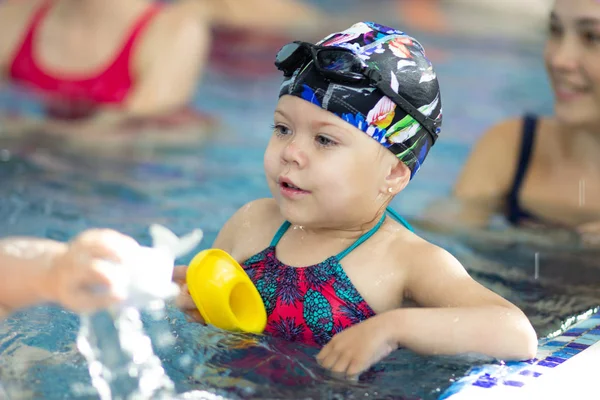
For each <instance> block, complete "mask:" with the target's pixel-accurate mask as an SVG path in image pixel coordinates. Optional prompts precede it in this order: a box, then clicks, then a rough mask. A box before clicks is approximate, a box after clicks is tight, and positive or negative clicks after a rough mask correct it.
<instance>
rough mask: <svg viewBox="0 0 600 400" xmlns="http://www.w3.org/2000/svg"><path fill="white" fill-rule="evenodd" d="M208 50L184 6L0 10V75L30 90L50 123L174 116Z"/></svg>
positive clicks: (22, 4)
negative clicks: (44, 108)
mask: <svg viewBox="0 0 600 400" xmlns="http://www.w3.org/2000/svg"><path fill="white" fill-rule="evenodd" d="M208 47H209V34H208V29H207V24H205V23H204V22H203V21H202V20H200V18H199V17H198V15H197V14H196V13H190V12H189V6H188V5H187V4H186V3H185V2H182V3H174V4H170V5H166V4H161V3H154V2H152V1H149V0H127V1H122V0H26V1H8V2H4V3H2V4H0V76H1V77H2V78H3V79H4V80H7V81H11V82H13V83H15V84H17V85H20V86H23V87H26V88H28V89H30V90H32V91H33V92H34V93H35V94H36V95H38V96H39V97H40V98H41V99H42V100H43V101H44V104H45V106H46V109H47V111H48V115H49V116H50V117H53V118H54V119H60V120H65V119H67V120H73V119H78V120H81V119H85V120H86V121H94V122H98V121H104V122H107V123H111V124H112V123H114V122H117V121H118V122H122V121H123V120H124V119H130V118H131V117H146V116H155V115H165V114H168V113H170V112H173V110H178V109H180V108H181V107H182V106H184V105H185V104H186V103H187V102H188V101H189V100H190V98H191V96H192V95H193V93H194V90H195V88H196V82H197V80H198V78H199V76H200V73H201V71H202V67H203V64H204V62H205V59H206V55H207V50H208ZM79 127H81V126H79Z"/></svg>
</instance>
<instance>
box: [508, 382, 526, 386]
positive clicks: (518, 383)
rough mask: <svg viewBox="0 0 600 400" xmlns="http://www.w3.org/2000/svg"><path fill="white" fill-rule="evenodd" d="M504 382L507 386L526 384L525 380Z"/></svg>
mask: <svg viewBox="0 0 600 400" xmlns="http://www.w3.org/2000/svg"><path fill="white" fill-rule="evenodd" d="M503 383H504V384H505V385H506V386H514V387H522V386H524V385H525V384H524V383H523V382H519V381H504V382H503Z"/></svg>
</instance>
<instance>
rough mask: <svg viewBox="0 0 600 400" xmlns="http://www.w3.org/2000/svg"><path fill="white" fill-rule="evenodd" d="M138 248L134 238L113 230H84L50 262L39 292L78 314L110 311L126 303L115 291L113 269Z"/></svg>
mask: <svg viewBox="0 0 600 400" xmlns="http://www.w3.org/2000/svg"><path fill="white" fill-rule="evenodd" d="M137 246H138V244H137V242H136V241H135V240H134V239H132V238H130V237H129V236H125V235H123V234H121V233H119V232H116V231H113V230H108V229H91V230H88V231H85V232H83V233H82V234H80V235H79V236H77V237H76V238H75V239H74V240H73V241H72V242H71V243H69V244H68V246H67V248H66V250H65V252H64V253H62V254H60V255H59V256H57V257H55V258H54V259H53V260H52V261H51V265H50V268H49V269H48V270H47V278H46V279H44V281H43V282H42V283H41V287H40V291H41V292H42V293H44V292H45V293H46V296H45V297H46V298H47V299H48V300H50V301H55V302H58V303H60V304H61V305H62V306H64V307H66V308H69V309H70V310H73V311H75V312H90V311H94V310H98V309H102V308H107V307H109V306H111V305H112V304H114V303H117V302H119V301H121V300H123V299H121V298H119V296H118V295H117V294H116V293H115V292H114V290H113V289H114V288H113V287H112V284H113V283H112V281H111V279H110V274H111V269H116V268H118V263H119V262H121V261H122V256H121V255H122V254H124V253H125V252H127V251H130V250H131V249H132V248H134V247H137ZM111 262H114V264H112V263H111Z"/></svg>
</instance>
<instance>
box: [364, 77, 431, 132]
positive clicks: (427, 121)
mask: <svg viewBox="0 0 600 400" xmlns="http://www.w3.org/2000/svg"><path fill="white" fill-rule="evenodd" d="M364 73H365V76H367V77H368V78H369V79H370V80H371V83H372V84H374V85H375V87H377V89H379V90H381V91H382V92H383V94H385V95H386V96H387V97H388V98H389V99H390V100H392V101H393V102H394V103H396V105H398V106H400V108H402V109H403V110H404V111H405V112H406V113H407V114H408V115H410V116H411V117H412V118H414V119H415V121H417V122H418V123H419V124H421V126H422V127H423V128H425V130H426V131H427V132H428V133H429V135H430V136H431V140H432V144H434V143H435V141H436V140H437V138H438V134H439V131H440V128H439V122H438V121H436V120H434V119H431V118H429V117H427V116H425V114H423V113H422V112H421V111H419V110H418V109H417V108H416V107H415V106H413V105H412V104H411V103H410V102H409V101H408V100H406V99H405V98H404V97H402V96H401V95H399V94H398V93H396V92H394V91H393V90H392V88H391V87H389V86H388V85H386V84H385V83H384V82H383V78H382V76H381V74H380V73H379V71H377V70H374V69H371V68H367V70H365V72H364Z"/></svg>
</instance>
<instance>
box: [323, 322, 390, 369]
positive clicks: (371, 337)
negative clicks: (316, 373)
mask: <svg viewBox="0 0 600 400" xmlns="http://www.w3.org/2000/svg"><path fill="white" fill-rule="evenodd" d="M392 326H393V325H392ZM392 336H393V335H392V334H391V329H390V325H389V323H388V321H387V318H386V316H385V314H381V315H377V316H374V317H371V318H369V319H367V320H365V321H363V322H361V323H360V324H358V325H354V326H352V327H350V328H348V329H346V330H344V331H342V332H340V333H338V334H337V335H335V336H334V337H333V338H332V339H331V341H330V342H329V343H327V344H326V345H325V347H323V349H321V351H320V352H319V354H317V361H318V363H319V364H320V365H321V366H322V367H323V368H326V369H329V370H331V371H332V372H333V373H334V374H336V375H338V374H339V375H342V376H344V377H346V378H350V379H357V378H358V375H360V374H361V373H362V372H364V371H365V370H367V369H368V368H370V367H371V366H372V365H373V364H375V363H377V362H379V361H380V360H382V359H383V358H385V357H387V356H388V355H389V354H390V353H391V352H392V351H394V350H396V349H397V348H398V344H397V343H395V342H394V340H393V338H392Z"/></svg>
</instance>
